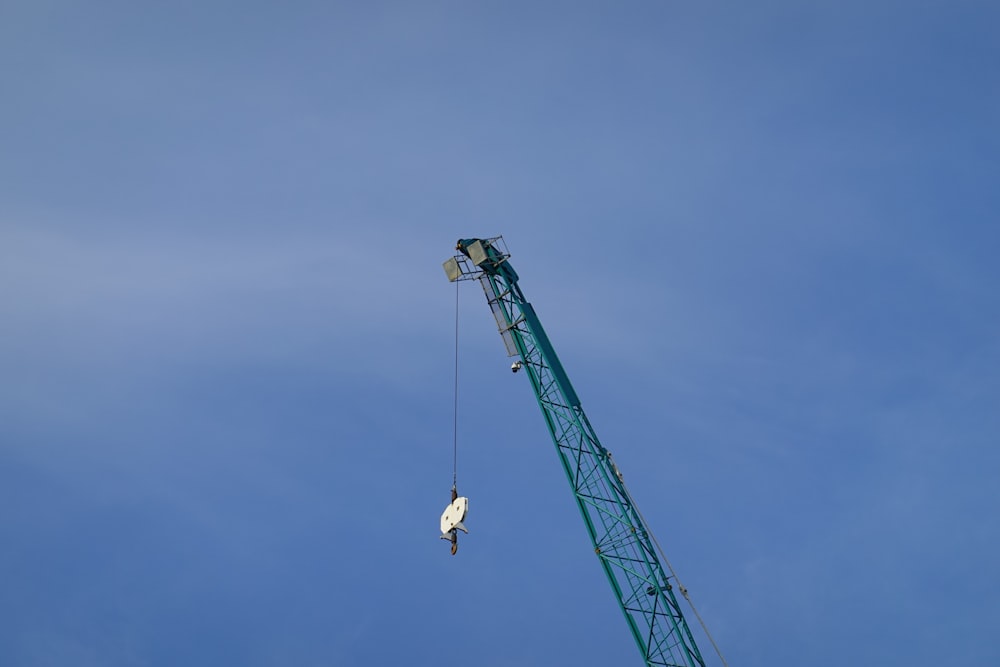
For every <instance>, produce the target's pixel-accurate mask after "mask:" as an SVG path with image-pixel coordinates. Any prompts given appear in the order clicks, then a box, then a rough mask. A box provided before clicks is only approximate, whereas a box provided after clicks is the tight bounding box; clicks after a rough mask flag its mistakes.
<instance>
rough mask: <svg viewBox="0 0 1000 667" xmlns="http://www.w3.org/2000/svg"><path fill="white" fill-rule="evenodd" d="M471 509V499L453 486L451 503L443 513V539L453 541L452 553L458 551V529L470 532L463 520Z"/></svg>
mask: <svg viewBox="0 0 1000 667" xmlns="http://www.w3.org/2000/svg"><path fill="white" fill-rule="evenodd" d="M468 511H469V499H468V498H465V497H462V496H459V495H458V489H457V488H456V487H454V486H452V487H451V503H450V504H449V505H448V506H447V507H445V508H444V513H443V514H441V539H442V540H448V541H449V542H451V555H452V556H454V555H455V554H457V553H458V531H460V530H461V531H462V532H463V533H468V532H469V530H468V529H467V528H466V527H465V525H464V524H463V523H462V521H464V520H465V515H466V514H467V513H468Z"/></svg>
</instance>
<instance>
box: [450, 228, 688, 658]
mask: <svg viewBox="0 0 1000 667" xmlns="http://www.w3.org/2000/svg"><path fill="white" fill-rule="evenodd" d="M456 250H458V251H459V254H457V255H455V256H454V257H452V258H451V259H448V260H447V261H446V262H445V263H444V269H445V273H446V274H447V276H448V279H449V280H450V281H452V282H455V281H458V280H479V282H480V284H481V285H482V288H483V291H484V293H485V294H486V300H487V302H488V303H489V306H490V309H491V310H492V311H493V316H494V317H495V318H496V322H497V327H498V329H499V331H500V336H501V337H502V338H503V342H504V345H505V347H506V348H507V354H508V355H509V356H510V357H514V359H515V360H514V362H513V364H512V365H511V370H513V371H514V372H515V373H516V372H518V371H520V370H521V369H522V368H523V369H524V370H525V371H526V375H527V376H528V378H529V380H530V381H531V386H532V388H533V389H534V392H535V397H536V398H537V399H538V405H539V407H540V408H541V410H542V415H543V417H544V418H545V424H546V426H548V429H549V434H550V435H551V436H552V441H553V443H554V444H555V446H556V450H557V452H558V454H559V460H560V462H561V463H562V467H563V470H564V471H565V473H566V477H567V479H568V480H569V483H570V486H571V487H572V489H573V495H574V497H575V499H576V503H577V506H578V507H579V510H580V514H581V515H582V517H583V522H584V524H585V525H586V528H587V533H588V534H589V535H590V539H591V541H592V543H593V548H594V553H595V554H596V555H597V558H598V560H599V562H600V564H601V567H602V568H603V570H604V573H605V575H607V578H608V582H609V583H610V584H611V589H612V591H613V592H614V594H615V597H616V598H617V600H618V604H619V606H620V608H621V611H622V613H623V614H624V616H625V620H626V622H627V624H628V627H629V630H630V631H631V633H632V636H633V638H634V639H635V642H636V645H637V646H638V648H639V651H640V652H641V653H642V656H643V659H644V660H645V662H646V664H647V665H650V666H652V665H662V666H669V667H705V662H704V660H703V658H702V656H701V653H700V652H699V650H698V647H697V646H696V644H695V641H694V637H693V636H692V634H691V630H690V628H689V627H688V624H687V621H686V620H685V618H684V615H683V614H682V613H681V608H680V606H679V604H678V601H677V598H676V596H675V594H674V586H673V584H672V583H671V577H669V576H667V573H666V571H665V570H664V567H663V565H662V564H661V561H660V559H659V558H658V557H657V551H656V549H654V542H655V540H654V539H653V538H652V535H651V534H650V531H649V530H648V528H647V526H646V523H645V521H644V520H643V518H642V515H641V514H640V513H639V511H638V510H637V509H636V506H635V503H634V502H633V500H632V497H631V496H630V495H629V492H628V490H627V489H626V488H625V483H624V481H623V479H622V474H621V472H620V471H619V469H618V466H617V465H616V464H615V462H614V460H613V459H612V457H611V452H609V451H608V450H607V449H605V448H604V446H603V445H601V443H600V441H599V440H598V439H597V434H596V433H595V432H594V429H593V427H592V426H591V425H590V421H589V420H588V419H587V415H586V414H585V413H584V411H583V407H582V406H581V404H580V399H579V397H578V396H577V393H576V391H575V390H574V389H573V385H572V384H571V383H570V380H569V376H567V375H566V371H565V369H564V368H563V365H562V363H561V362H560V361H559V357H558V356H557V355H556V351H555V348H553V347H552V343H551V342H550V341H549V337H548V336H547V335H546V333H545V330H544V329H543V328H542V323H541V321H540V320H539V319H538V315H537V314H536V313H535V309H534V308H533V307H532V306H531V304H530V303H528V301H527V300H526V299H525V297H524V293H523V292H522V291H521V288H520V286H519V285H518V275H517V273H516V272H515V271H514V268H513V267H512V266H511V264H510V262H509V261H508V260H509V258H510V254H509V253H508V252H507V250H506V246H505V245H504V243H503V239H502V237H499V236H498V237H494V238H487V239H479V238H471V239H461V240H459V241H458V243H457V245H456ZM674 583H676V580H675V582H674ZM681 592H682V593H683V594H685V596H686V591H684V590H683V588H681Z"/></svg>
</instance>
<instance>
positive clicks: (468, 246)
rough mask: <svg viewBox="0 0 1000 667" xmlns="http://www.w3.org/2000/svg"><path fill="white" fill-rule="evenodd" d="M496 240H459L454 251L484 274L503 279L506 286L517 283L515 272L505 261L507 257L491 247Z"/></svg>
mask: <svg viewBox="0 0 1000 667" xmlns="http://www.w3.org/2000/svg"><path fill="white" fill-rule="evenodd" d="M495 240H496V239H459V241H458V243H456V244H455V250H458V251H459V252H460V253H462V254H463V255H465V256H466V257H468V258H469V259H471V260H472V263H473V264H475V265H476V266H478V267H479V268H480V269H482V270H483V271H484V272H485V273H488V274H490V275H495V276H499V277H501V278H503V279H504V280H506V281H507V283H508V284H510V285H513V284H515V283H516V282H517V272H516V271H514V269H513V267H511V265H510V262H508V261H507V258H508V257H509V255H507V254H506V253H503V252H500V251H499V250H498V249H497V248H495V247H494V246H493V243H492V241H495Z"/></svg>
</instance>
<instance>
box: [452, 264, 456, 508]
mask: <svg viewBox="0 0 1000 667" xmlns="http://www.w3.org/2000/svg"><path fill="white" fill-rule="evenodd" d="M454 419H455V422H454V429H453V438H454V440H453V445H452V468H451V470H452V472H451V485H452V488H458V281H457V280H456V281H455V409H454Z"/></svg>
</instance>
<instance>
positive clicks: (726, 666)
mask: <svg viewBox="0 0 1000 667" xmlns="http://www.w3.org/2000/svg"><path fill="white" fill-rule="evenodd" d="M618 474H619V475H620V474H621V473H620V472H619V473H618ZM623 488H624V486H623ZM625 495H626V496H627V497H628V501H629V503H631V505H632V509H634V510H635V513H636V514H638V515H639V520H640V521H642V524H643V525H644V526H646V531H647V534H648V535H649V537H650V539H652V540H653V544H655V545H656V550H657V551H659V552H660V558H662V559H663V564H664V565H666V566H667V569H668V570H669V571H670V576H671V577H673V579H674V581H675V582H677V588H678V589H680V592H681V595H683V596H684V599H685V600H687V603H688V606H689V607H691V611H692V612H694V616H695V618H697V619H698V624H699V625H701V629H702V630H703V631H704V633H705V636H706V637H708V641H709V642H710V643H711V644H712V648H714V649H715V654H716V655H718V656H719V660H721V661H722V665H723V667H729V663H727V662H726V659H725V658H724V657H723V656H722V651H721V650H720V649H719V645H718V644H716V643H715V639H714V638H713V637H712V633H711V632H709V631H708V626H707V625H705V621H704V619H702V617H701V614H699V613H698V610H697V609H696V608H695V606H694V602H692V601H691V597H690V596H689V595H688V589H687V587H686V586H685V585H684V584H682V583H681V580H680V578H678V576H677V572H675V571H674V566H673V565H671V564H670V559H668V558H667V554H665V553H663V547H661V546H660V541H659V540H657V539H656V535H654V534H653V531H652V530H650V529H649V524H648V523H647V522H646V517H644V516H643V515H642V512H640V511H639V506H638V505H636V504H635V499H633V498H632V494H631V493H629V492H628V489H625Z"/></svg>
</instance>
